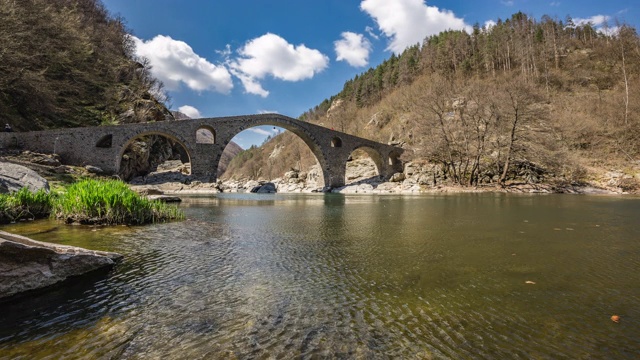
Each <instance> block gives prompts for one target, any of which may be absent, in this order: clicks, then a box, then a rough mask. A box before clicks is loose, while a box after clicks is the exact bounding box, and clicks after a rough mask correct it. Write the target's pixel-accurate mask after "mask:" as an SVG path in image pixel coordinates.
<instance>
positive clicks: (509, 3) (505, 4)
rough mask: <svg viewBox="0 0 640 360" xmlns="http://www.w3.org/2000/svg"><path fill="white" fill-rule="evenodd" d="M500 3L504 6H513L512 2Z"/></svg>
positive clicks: (510, 0) (506, 0)
mask: <svg viewBox="0 0 640 360" xmlns="http://www.w3.org/2000/svg"><path fill="white" fill-rule="evenodd" d="M501 3H502V5H504V6H513V0H504V1H501Z"/></svg>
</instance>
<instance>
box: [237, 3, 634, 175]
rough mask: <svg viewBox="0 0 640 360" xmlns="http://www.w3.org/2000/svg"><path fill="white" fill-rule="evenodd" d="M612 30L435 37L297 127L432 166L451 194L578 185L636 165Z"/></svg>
mask: <svg viewBox="0 0 640 360" xmlns="http://www.w3.org/2000/svg"><path fill="white" fill-rule="evenodd" d="M617 29H618V30H617V32H614V33H613V34H611V35H605V34H603V33H600V32H597V31H596V30H595V29H594V28H593V27H592V26H590V25H589V24H584V25H575V24H573V22H572V20H571V19H570V18H567V19H566V20H565V21H559V20H557V19H552V18H550V17H548V16H545V17H543V18H542V19H540V20H536V19H533V18H529V17H527V16H526V15H524V14H522V13H517V14H514V15H513V16H512V17H511V18H510V19H508V20H505V21H499V22H498V24H497V25H495V26H493V27H491V28H480V27H478V26H476V27H475V28H474V31H473V32H472V33H471V34H467V33H465V32H462V31H448V32H444V33H441V34H439V35H436V36H432V37H430V38H427V39H425V41H424V42H423V44H421V45H416V46H414V47H410V48H408V49H407V50H405V51H404V53H402V54H400V55H398V56H396V55H393V56H392V57H391V58H389V59H388V60H386V61H385V62H383V63H382V64H381V65H379V66H378V67H376V68H372V69H369V70H368V71H366V72H364V73H363V74H361V75H359V76H356V77H355V78H354V79H351V80H349V81H347V82H346V83H345V85H344V88H343V90H342V91H341V92H340V93H339V94H336V95H335V96H333V97H332V98H330V99H327V100H325V101H323V102H322V103H321V104H319V105H318V106H316V107H315V108H313V109H310V110H309V111H308V112H306V113H304V114H302V115H301V116H300V119H301V121H309V122H314V123H317V124H321V125H324V126H327V127H333V128H336V129H338V130H342V131H346V132H348V133H352V134H355V135H358V136H363V137H367V138H371V139H374V140H378V141H383V142H387V141H388V142H394V143H399V144H402V146H404V147H405V148H406V149H407V151H406V152H405V160H406V161H419V162H426V163H430V164H434V165H437V166H439V167H440V168H441V169H442V172H443V173H444V178H446V180H447V181H448V182H450V183H453V184H459V185H477V184H480V183H494V184H505V183H507V182H513V181H518V182H529V183H531V182H533V183H535V182H556V183H567V184H570V183H583V182H588V181H591V180H593V179H594V177H596V176H599V175H602V173H603V172H605V171H607V169H608V168H618V169H625V168H628V169H631V168H633V166H635V165H634V164H633V163H632V162H631V161H632V160H633V161H635V160H637V159H638V156H639V155H640V116H639V114H640V86H639V85H638V84H639V82H638V79H639V78H640V50H639V49H640V39H639V37H638V35H637V33H636V30H635V29H633V28H631V27H629V26H626V25H620V26H619V27H618V28H617ZM286 135H289V136H292V135H291V134H286ZM292 151H297V150H293V148H291V149H287V148H285V149H282V151H280V155H279V156H280V157H282V158H283V159H284V158H287V157H288V158H291V157H292V156H291V154H290V152H292ZM259 153H261V155H260V156H261V157H262V158H261V159H257V158H256V159H254V160H253V162H254V163H257V164H260V166H259V167H260V168H262V169H266V168H268V167H269V166H270V165H269V161H271V162H272V163H273V162H274V161H273V159H271V160H268V159H269V158H268V156H269V155H270V152H269V151H261V152H259ZM305 154H306V155H305V156H312V155H310V152H307V153H305ZM311 160H313V158H312V157H311ZM278 162H279V161H278ZM311 162H312V161H311ZM289 165H291V164H289ZM254 167H255V166H254ZM633 171H635V170H633V169H631V170H629V174H626V175H625V177H626V178H627V179H628V180H629V175H631V177H632V178H633V175H634V173H633ZM237 172H238V173H243V174H244V175H245V176H249V177H251V176H252V171H250V169H248V168H244V169H243V168H240V169H238V170H237ZM262 174H263V175H264V174H265V171H264V170H263V171H262ZM253 175H255V171H253ZM628 182H629V183H630V184H629V187H630V188H633V187H634V186H638V184H637V179H636V180H634V179H630V180H629V181H628ZM638 188H640V186H638Z"/></svg>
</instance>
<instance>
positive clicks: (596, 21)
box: [573, 15, 611, 27]
mask: <svg viewBox="0 0 640 360" xmlns="http://www.w3.org/2000/svg"><path fill="white" fill-rule="evenodd" d="M610 19H611V17H610V16H607V15H594V16H592V17H590V18H585V19H582V18H574V19H573V23H574V24H576V25H578V26H582V25H587V24H589V23H590V24H591V25H593V26H596V27H597V26H601V25H603V24H604V23H606V22H607V21H609V20H610Z"/></svg>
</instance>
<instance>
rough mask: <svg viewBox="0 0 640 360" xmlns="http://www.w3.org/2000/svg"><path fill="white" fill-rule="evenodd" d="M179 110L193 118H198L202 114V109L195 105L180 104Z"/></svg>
mask: <svg viewBox="0 0 640 360" xmlns="http://www.w3.org/2000/svg"><path fill="white" fill-rule="evenodd" d="M178 111H180V112H181V113H183V114H185V115H187V116H188V117H190V118H192V119H198V118H201V117H202V115H201V114H200V110H198V109H196V108H194V107H193V106H190V105H184V106H180V107H179V108H178Z"/></svg>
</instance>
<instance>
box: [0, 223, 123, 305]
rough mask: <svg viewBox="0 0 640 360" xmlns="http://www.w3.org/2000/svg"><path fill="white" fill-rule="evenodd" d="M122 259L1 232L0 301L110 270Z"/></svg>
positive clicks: (117, 256) (114, 255)
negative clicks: (95, 272) (74, 277)
mask: <svg viewBox="0 0 640 360" xmlns="http://www.w3.org/2000/svg"><path fill="white" fill-rule="evenodd" d="M121 258H122V255H120V254H116V253H111V252H105V251H93V250H87V249H83V248H79V247H74V246H64V245H56V244H49V243H44V242H40V241H35V240H32V239H29V238H27V237H24V236H20V235H14V234H10V233H7V232H4V231H0V298H6V297H9V296H12V295H15V294H18V293H21V292H25V291H29V290H35V289H40V288H44V287H47V286H51V285H54V284H56V283H59V282H62V281H64V280H66V279H68V278H70V277H72V276H78V275H82V274H86V273H88V272H91V271H94V270H98V269H101V268H104V267H110V266H113V265H114V264H115V262H116V261H118V260H120V259H121Z"/></svg>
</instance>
